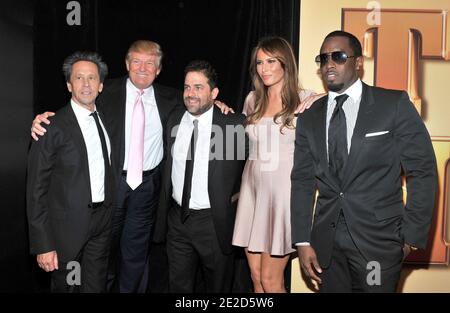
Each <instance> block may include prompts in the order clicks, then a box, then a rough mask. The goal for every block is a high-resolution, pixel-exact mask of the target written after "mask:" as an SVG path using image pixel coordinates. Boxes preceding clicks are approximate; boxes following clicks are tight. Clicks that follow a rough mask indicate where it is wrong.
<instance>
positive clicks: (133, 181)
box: [127, 90, 145, 190]
mask: <svg viewBox="0 0 450 313" xmlns="http://www.w3.org/2000/svg"><path fill="white" fill-rule="evenodd" d="M143 94H144V91H143V90H139V92H138V96H137V98H136V102H135V103H134V108H133V117H132V120H131V137H130V150H129V152H128V170H127V183H128V185H129V186H130V187H131V189H133V190H134V189H136V188H137V187H138V186H139V185H140V184H141V183H142V170H143V163H144V162H143V160H144V125H145V116H144V104H143V103H142V95H143Z"/></svg>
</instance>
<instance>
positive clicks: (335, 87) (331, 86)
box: [327, 83, 344, 92]
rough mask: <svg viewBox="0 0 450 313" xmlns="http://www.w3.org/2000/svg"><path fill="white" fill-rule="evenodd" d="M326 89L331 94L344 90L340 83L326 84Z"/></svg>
mask: <svg viewBox="0 0 450 313" xmlns="http://www.w3.org/2000/svg"><path fill="white" fill-rule="evenodd" d="M327 88H328V90H330V91H333V92H338V91H340V90H342V88H344V83H340V84H327Z"/></svg>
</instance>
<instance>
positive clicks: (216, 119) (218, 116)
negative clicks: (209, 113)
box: [208, 105, 227, 190]
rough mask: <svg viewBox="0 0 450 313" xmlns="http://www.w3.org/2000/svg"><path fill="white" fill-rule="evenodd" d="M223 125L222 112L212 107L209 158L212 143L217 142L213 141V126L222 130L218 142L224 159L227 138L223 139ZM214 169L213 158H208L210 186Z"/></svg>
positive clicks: (224, 134) (214, 162)
mask: <svg viewBox="0 0 450 313" xmlns="http://www.w3.org/2000/svg"><path fill="white" fill-rule="evenodd" d="M223 124H224V122H223V116H222V112H220V110H219V109H218V108H217V107H216V106H215V105H213V118H212V128H211V142H210V144H209V153H210V156H211V153H212V149H213V146H212V145H213V143H214V142H217V140H213V134H214V125H217V126H219V127H220V128H221V129H222V130H223V132H222V136H223V138H222V141H221V142H220V143H221V144H222V145H223V148H222V149H223V157H225V155H226V151H225V146H226V145H225V143H226V142H227V141H226V140H227V138H226V137H225V136H226V132H225V129H224V128H225V127H223ZM215 149H217V148H215ZM215 169H216V160H215V158H211V157H210V158H209V163H208V185H209V184H210V183H212V182H213V181H215V180H214V170H215ZM208 190H211V188H209V186H208Z"/></svg>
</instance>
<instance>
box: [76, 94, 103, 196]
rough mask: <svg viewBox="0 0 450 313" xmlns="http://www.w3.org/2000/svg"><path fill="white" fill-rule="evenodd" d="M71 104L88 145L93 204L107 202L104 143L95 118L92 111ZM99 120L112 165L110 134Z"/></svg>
mask: <svg viewBox="0 0 450 313" xmlns="http://www.w3.org/2000/svg"><path fill="white" fill-rule="evenodd" d="M70 104H71V106H72V109H73V112H74V113H75V116H76V118H77V121H78V125H79V126H80V129H81V133H82V134H83V139H84V143H85V145H86V151H87V158H88V164H89V180H90V182H91V196H92V202H102V201H103V200H105V163H104V161H103V152H102V143H101V141H100V136H99V134H98V130H97V125H96V124H95V120H94V117H93V116H91V113H92V112H91V111H89V110H88V109H86V108H83V107H82V106H81V105H79V104H77V103H75V102H74V101H73V100H71V101H70ZM98 119H99V121H100V125H101V127H102V129H103V134H104V135H105V141H106V147H107V149H108V157H109V160H108V161H109V164H111V144H110V142H109V137H108V133H107V132H106V129H105V126H104V125H103V122H102V119H101V118H100V116H98Z"/></svg>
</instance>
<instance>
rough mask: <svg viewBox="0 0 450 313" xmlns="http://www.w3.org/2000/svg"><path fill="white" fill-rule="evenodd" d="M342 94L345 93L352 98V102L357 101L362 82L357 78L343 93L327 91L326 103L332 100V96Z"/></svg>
mask: <svg viewBox="0 0 450 313" xmlns="http://www.w3.org/2000/svg"><path fill="white" fill-rule="evenodd" d="M342 94H347V95H348V96H349V97H350V98H352V100H353V103H357V102H358V101H359V99H361V95H362V82H361V79H359V78H358V79H357V80H356V81H355V82H354V83H353V85H351V86H350V87H348V88H347V89H346V90H345V91H344V92H343V93H341V94H339V93H337V92H334V91H329V92H328V103H332V102H333V101H334V98H336V97H337V96H340V95H342Z"/></svg>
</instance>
